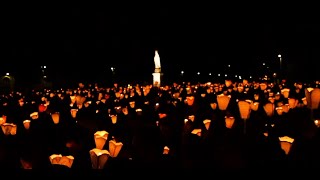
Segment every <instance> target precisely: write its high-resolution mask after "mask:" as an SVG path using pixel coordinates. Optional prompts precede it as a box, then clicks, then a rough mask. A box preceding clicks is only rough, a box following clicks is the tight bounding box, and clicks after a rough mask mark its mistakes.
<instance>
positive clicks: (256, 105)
mask: <svg viewBox="0 0 320 180" xmlns="http://www.w3.org/2000/svg"><path fill="white" fill-rule="evenodd" d="M250 108H251V110H253V111H258V109H259V103H258V102H254V103H251V104H250Z"/></svg>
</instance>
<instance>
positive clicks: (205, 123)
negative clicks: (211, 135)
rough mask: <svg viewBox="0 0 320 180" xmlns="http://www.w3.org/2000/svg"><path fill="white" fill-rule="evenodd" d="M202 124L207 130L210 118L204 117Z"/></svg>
mask: <svg viewBox="0 0 320 180" xmlns="http://www.w3.org/2000/svg"><path fill="white" fill-rule="evenodd" d="M203 124H204V126H205V127H206V129H207V130H209V127H210V124H211V120H210V119H205V120H204V121H203Z"/></svg>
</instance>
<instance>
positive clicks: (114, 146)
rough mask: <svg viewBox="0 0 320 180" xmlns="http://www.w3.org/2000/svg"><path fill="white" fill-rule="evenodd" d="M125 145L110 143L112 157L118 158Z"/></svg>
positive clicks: (113, 141)
mask: <svg viewBox="0 0 320 180" xmlns="http://www.w3.org/2000/svg"><path fill="white" fill-rule="evenodd" d="M122 146H123V144H122V142H116V141H115V140H110V141H109V153H110V156H111V157H113V158H114V157H117V156H118V155H119V153H120V150H121V148H122Z"/></svg>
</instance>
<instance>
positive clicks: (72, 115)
mask: <svg viewBox="0 0 320 180" xmlns="http://www.w3.org/2000/svg"><path fill="white" fill-rule="evenodd" d="M70 112H71V117H73V118H76V117H77V112H78V109H71V110H70Z"/></svg>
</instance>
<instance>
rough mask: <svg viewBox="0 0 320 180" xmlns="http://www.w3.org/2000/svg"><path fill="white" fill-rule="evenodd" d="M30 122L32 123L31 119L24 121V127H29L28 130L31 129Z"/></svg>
mask: <svg viewBox="0 0 320 180" xmlns="http://www.w3.org/2000/svg"><path fill="white" fill-rule="evenodd" d="M30 123H31V121H30V120H24V121H23V126H24V128H25V129H27V130H28V129H30Z"/></svg>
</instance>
